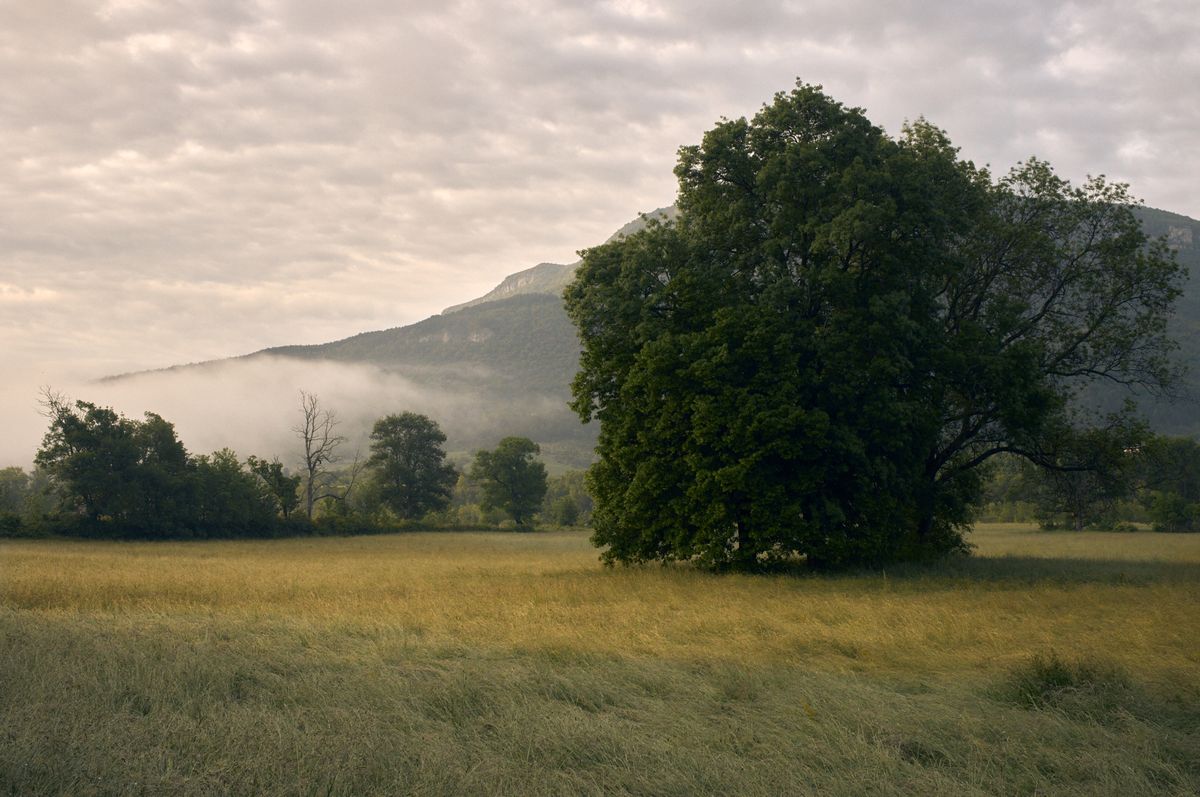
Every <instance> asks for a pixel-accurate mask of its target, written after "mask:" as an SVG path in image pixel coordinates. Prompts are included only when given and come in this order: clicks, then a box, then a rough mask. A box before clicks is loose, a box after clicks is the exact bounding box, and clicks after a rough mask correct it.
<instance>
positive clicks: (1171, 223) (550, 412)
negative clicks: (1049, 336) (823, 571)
mask: <svg viewBox="0 0 1200 797" xmlns="http://www.w3.org/2000/svg"><path fill="white" fill-rule="evenodd" d="M654 215H656V216H659V217H671V216H673V215H674V209H673V208H667V209H660V210H658V211H654ZM1138 215H1139V216H1140V218H1141V219H1142V221H1143V224H1144V226H1145V228H1146V230H1147V232H1148V233H1150V234H1151V235H1154V236H1166V237H1167V239H1168V241H1169V242H1170V244H1171V246H1172V248H1173V249H1174V250H1175V253H1176V256H1177V257H1178V258H1179V261H1180V262H1181V263H1182V264H1183V265H1184V266H1185V267H1187V268H1188V270H1189V271H1190V273H1192V274H1195V275H1200V222H1197V221H1196V220H1194V219H1190V218H1188V217H1186V216H1180V215H1178V214H1174V213H1168V212H1166V211H1160V210H1155V209H1149V208H1146V209H1138ZM644 224H645V221H644V217H643V218H639V219H636V220H634V221H633V222H631V223H630V224H628V225H626V226H625V227H624V228H622V229H621V230H620V231H618V232H617V233H615V234H614V236H613V237H614V238H615V237H618V236H620V235H626V234H630V233H633V232H636V231H637V229H640V228H641V227H642V226H644ZM610 240H611V239H610ZM576 265H577V264H572V265H558V264H553V263H542V264H539V265H537V266H534V267H533V268H531V269H527V270H525V271H521V272H518V273H516V274H513V275H510V276H509V277H507V278H505V280H504V281H503V282H501V284H500V285H498V286H497V287H496V288H495V289H493V290H492V291H490V292H489V293H487V294H485V295H484V296H481V297H479V298H477V299H474V300H472V301H469V302H465V303H463V304H460V305H455V306H453V307H449V308H447V309H446V311H445V312H444V313H442V314H441V315H436V316H432V317H430V318H427V319H425V320H424V321H420V322H418V323H415V324H411V325H408V326H404V327H395V328H393V329H386V330H379V331H374V332H364V333H361V334H358V335H354V336H352V337H349V338H345V339H342V340H336V341H331V342H329V343H324V344H319V345H312V346H283V347H278V348H273V349H266V350H263V351H260V352H255V353H254V354H250V355H246V356H244V357H241V358H236V359H235V362H238V363H241V364H242V366H244V367H246V368H249V369H251V371H252V372H253V370H254V369H255V368H261V373H263V374H268V373H270V371H269V363H271V362H277V361H279V360H280V359H284V360H287V361H289V362H312V363H341V364H351V365H355V366H363V367H370V368H372V369H376V370H377V371H379V372H382V373H384V374H394V375H397V376H398V377H402V378H403V379H404V380H406V382H407V383H410V384H412V385H414V386H415V387H416V388H417V390H418V391H423V393H421V392H418V393H417V394H411V395H416V396H417V398H412V397H411V395H410V396H409V397H406V398H404V399H403V400H401V399H396V400H395V401H396V402H399V401H403V402H406V403H404V404H403V405H402V406H395V407H394V409H388V410H386V411H399V410H402V409H413V410H416V411H421V412H428V413H430V414H431V415H433V416H434V417H435V418H437V419H438V420H439V421H440V422H442V423H443V426H444V427H445V428H446V432H447V434H448V435H449V437H450V441H449V445H450V447H451V448H453V449H456V450H459V451H461V452H469V451H472V450H474V449H476V448H479V447H483V446H491V445H495V442H496V441H497V440H498V439H499V438H500V437H502V436H504V435H509V434H514V435H524V436H528V437H531V438H533V439H534V440H536V441H538V442H539V443H540V444H542V446H543V448H544V451H545V453H546V455H547V458H548V459H550V460H551V461H552V462H554V463H557V464H558V465H559V466H560V467H566V466H569V467H581V466H583V465H585V464H587V463H588V462H589V461H590V460H591V457H592V448H593V446H594V444H595V435H596V432H597V429H596V427H595V425H594V424H589V425H583V424H581V423H580V422H579V419H578V417H577V416H575V414H574V413H573V412H571V410H570V409H569V407H568V402H569V401H570V383H571V380H572V378H573V376H574V374H575V371H576V367H577V364H578V357H579V341H578V337H577V336H576V333H575V329H574V327H573V326H572V324H571V322H570V320H569V319H568V318H567V316H566V313H565V311H564V309H563V305H562V298H561V297H562V290H563V288H564V287H565V286H566V284H567V283H568V282H569V280H570V279H571V278H572V276H573V275H574V272H575V267H576ZM1172 331H1173V333H1174V334H1175V336H1176V338H1177V339H1178V340H1179V341H1180V344H1181V348H1180V359H1181V360H1182V361H1183V362H1185V363H1188V364H1189V365H1191V366H1192V370H1193V373H1192V374H1191V376H1190V378H1189V380H1188V381H1189V386H1190V390H1191V392H1192V394H1193V395H1197V396H1200V276H1198V278H1197V281H1195V282H1189V283H1188V284H1187V285H1186V286H1185V291H1184V295H1183V297H1181V299H1180V301H1179V304H1178V309H1177V313H1176V318H1175V320H1174V321H1173V323H1172ZM221 362H229V361H221ZM221 362H218V363H215V364H200V365H195V366H183V367H176V368H174V369H169V371H168V372H166V373H168V374H170V373H177V372H180V373H182V372H186V373H188V374H191V375H195V374H199V373H203V372H204V369H205V368H210V367H211V368H214V369H215V368H217V367H219V366H220V365H221ZM214 373H215V372H214ZM213 378H214V380H215V379H216V378H217V377H216V376H214V377H213ZM264 378H266V377H264ZM214 383H215V382H214ZM421 396H424V398H421ZM375 398H376V399H378V398H379V397H375ZM1120 398H1121V394H1119V393H1115V392H1114V393H1110V394H1109V395H1107V396H1106V397H1105V399H1104V403H1106V404H1110V405H1111V404H1115V403H1118V402H1119V400H1120ZM376 403H378V401H376ZM451 405H453V406H451ZM387 406H389V407H392V406H393V404H388V405H387ZM1142 407H1143V411H1144V412H1145V413H1146V415H1147V417H1148V420H1149V421H1150V422H1151V425H1152V426H1153V427H1154V428H1155V429H1156V430H1157V431H1160V432H1164V433H1169V434H1188V435H1200V405H1198V404H1197V403H1196V402H1195V401H1183V402H1177V403H1174V404H1170V403H1166V402H1161V401H1153V400H1149V399H1144V400H1143V401H1142ZM371 420H372V419H371V418H368V417H365V416H364V417H361V418H358V419H357V423H358V425H359V426H360V427H361V428H360V429H359V430H358V431H357V434H360V435H361V436H363V437H365V434H366V430H367V429H369V426H370V422H371Z"/></svg>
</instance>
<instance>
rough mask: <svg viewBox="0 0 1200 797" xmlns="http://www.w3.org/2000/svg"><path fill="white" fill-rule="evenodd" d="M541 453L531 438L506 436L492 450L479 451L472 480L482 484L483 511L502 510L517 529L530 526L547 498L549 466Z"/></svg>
mask: <svg viewBox="0 0 1200 797" xmlns="http://www.w3.org/2000/svg"><path fill="white" fill-rule="evenodd" d="M540 452H541V449H540V448H539V447H538V444H537V443H535V442H533V441H532V440H530V439H529V438H528V437H506V438H504V439H503V440H501V441H500V444H499V445H498V446H496V448H495V449H494V450H492V451H479V452H477V453H476V454H475V462H474V463H473V464H472V466H471V478H472V479H474V480H475V481H477V482H479V485H480V488H481V491H482V498H481V501H480V505H481V506H482V507H483V509H484V511H487V510H489V509H492V508H497V509H501V510H503V511H504V512H506V513H508V515H509V517H511V518H512V519H513V522H514V523H516V524H517V525H518V526H527V525H529V524H530V523H531V522H532V521H533V516H534V515H535V514H536V513H537V511H538V509H540V508H541V506H542V499H543V498H545V496H546V489H547V488H546V466H545V465H544V464H542V462H541V461H540V460H538V459H536V457H537V455H538V454H539V453H540Z"/></svg>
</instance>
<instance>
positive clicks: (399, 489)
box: [367, 412, 458, 520]
mask: <svg viewBox="0 0 1200 797" xmlns="http://www.w3.org/2000/svg"><path fill="white" fill-rule="evenodd" d="M445 442H446V435H445V434H444V433H443V432H442V430H441V427H439V426H438V425H437V422H436V421H434V420H433V419H432V418H429V417H427V416H425V415H418V414H417V413H415V412H403V413H400V414H399V415H388V416H386V417H384V418H380V419H379V420H378V421H376V422H375V427H374V429H373V430H372V432H371V457H370V459H369V460H367V466H368V467H369V468H371V469H372V470H373V471H374V472H375V475H376V485H377V488H378V490H379V497H380V499H381V500H382V501H383V503H384V504H385V505H387V507H388V508H390V509H391V510H392V511H393V512H395V513H396V514H397V515H398V516H400V517H401V518H404V519H406V520H415V519H417V518H421V517H423V516H424V515H426V514H427V513H429V512H433V511H436V510H439V509H444V508H446V507H447V506H449V504H450V494H451V492H452V491H453V489H454V483H455V482H456V481H457V480H458V473H457V471H455V470H454V467H453V466H452V465H450V464H449V463H447V462H446V452H445V450H444V449H443V448H442V446H443V445H444V444H445Z"/></svg>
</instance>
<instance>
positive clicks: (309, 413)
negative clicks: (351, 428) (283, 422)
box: [292, 390, 346, 520]
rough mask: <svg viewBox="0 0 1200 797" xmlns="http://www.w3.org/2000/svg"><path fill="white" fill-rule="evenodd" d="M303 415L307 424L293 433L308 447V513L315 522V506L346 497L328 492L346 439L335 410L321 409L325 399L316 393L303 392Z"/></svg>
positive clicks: (301, 403)
mask: <svg viewBox="0 0 1200 797" xmlns="http://www.w3.org/2000/svg"><path fill="white" fill-rule="evenodd" d="M300 414H301V415H302V416H303V421H302V422H301V424H300V425H299V426H296V427H293V428H292V431H293V432H295V433H296V436H297V437H299V438H300V442H301V443H302V444H303V446H304V461H303V464H302V467H303V468H304V472H303V475H302V479H303V483H304V512H305V514H306V515H307V516H308V519H309V520H312V516H313V506H314V505H316V503H317V501H319V500H321V499H323V498H334V499H340V498H342V497H343V496H342V495H340V494H337V493H333V492H330V491H328V490H327V489H326V488H327V487H328V475H329V473H328V469H329V466H330V465H332V464H334V463H336V462H337V461H338V460H339V459H340V457H338V454H337V450H338V448H340V447H341V445H342V443H344V442H346V438H345V437H342V436H341V435H340V434H338V433H337V427H338V424H339V423H340V422H339V421H338V419H337V415H336V414H335V413H334V412H333V410H328V409H325V408H324V407H322V406H321V400H320V399H318V398H317V397H316V395H314V394H312V393H306V392H305V391H303V390H301V391H300Z"/></svg>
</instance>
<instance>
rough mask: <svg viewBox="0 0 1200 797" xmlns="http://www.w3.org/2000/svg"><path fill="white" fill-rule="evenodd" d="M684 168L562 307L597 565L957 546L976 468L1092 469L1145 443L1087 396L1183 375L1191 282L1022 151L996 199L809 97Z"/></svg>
mask: <svg viewBox="0 0 1200 797" xmlns="http://www.w3.org/2000/svg"><path fill="white" fill-rule="evenodd" d="M676 174H677V176H678V178H679V197H678V201H677V206H678V208H679V217H678V219H677V221H675V222H674V223H668V224H655V223H650V224H649V225H648V228H647V229H646V230H645V231H643V232H640V233H637V234H634V235H630V236H628V237H626V238H623V239H618V240H615V241H613V242H610V243H607V244H605V245H602V246H598V247H595V248H593V249H590V250H588V251H586V252H585V253H584V255H583V261H582V264H581V266H580V267H579V270H578V272H577V277H576V281H575V282H574V283H573V284H572V285H571V286H569V287H568V289H567V291H566V294H565V297H566V304H567V310H568V314H569V315H570V316H571V318H572V320H573V321H574V322H575V324H576V326H577V328H578V330H579V335H580V339H581V342H582V348H583V353H582V357H581V363H580V371H579V374H578V376H577V377H576V379H575V382H574V388H573V389H574V395H575V401H574V407H575V409H576V410H577V412H578V413H579V415H580V416H581V418H583V419H584V420H585V421H588V420H598V421H599V424H600V435H599V445H598V448H597V451H598V453H599V462H598V463H597V464H596V465H595V466H594V467H593V468H592V470H591V472H590V477H589V478H590V486H591V492H592V494H593V496H594V497H595V500H596V507H595V515H594V519H593V526H594V529H595V532H594V541H595V543H596V544H597V545H598V546H601V547H602V548H603V549H604V553H603V555H604V557H605V558H606V560H607V561H609V562H627V563H628V562H641V561H647V560H671V559H684V560H691V561H695V562H698V563H700V564H702V565H707V566H710V567H714V568H725V567H733V568H743V569H749V568H756V567H760V566H765V565H769V564H771V563H776V562H784V561H790V560H794V559H799V558H803V559H804V560H806V561H807V562H808V563H809V564H810V565H814V566H823V567H845V566H852V565H862V564H867V565H880V564H885V563H889V562H896V561H903V560H914V559H925V558H930V557H937V556H941V555H944V554H946V553H948V552H953V551H960V550H963V549H964V547H965V545H964V536H963V535H964V533H965V531H966V530H967V529H968V528H969V527H970V523H971V520H972V517H973V513H974V511H975V509H976V507H977V506H978V505H979V503H980V501H981V498H982V489H983V484H984V478H983V471H982V470H981V466H983V465H984V464H985V463H987V462H989V461H990V460H991V459H992V458H994V457H996V456H997V455H1000V454H1003V453H1008V454H1012V455H1015V456H1017V457H1020V458H1021V459H1023V460H1025V461H1027V462H1030V463H1033V464H1034V465H1036V466H1037V467H1039V468H1042V469H1044V470H1045V472H1047V473H1054V474H1058V473H1063V474H1065V473H1074V472H1088V471H1090V472H1098V471H1097V468H1096V465H1097V463H1096V457H1095V451H1096V450H1097V448H1098V449H1099V450H1100V451H1102V452H1112V451H1124V450H1126V449H1130V448H1135V447H1137V446H1138V445H1139V444H1140V443H1141V441H1142V437H1143V436H1144V429H1143V427H1141V425H1140V424H1138V423H1137V422H1136V421H1135V419H1134V418H1133V416H1132V415H1131V413H1130V412H1128V411H1119V412H1116V413H1113V414H1108V415H1104V414H1099V413H1095V412H1091V411H1089V410H1088V409H1087V407H1086V406H1085V403H1084V402H1082V401H1080V400H1079V399H1080V397H1081V395H1082V391H1083V390H1085V389H1086V388H1087V387H1088V386H1089V385H1092V384H1094V383H1097V382H1110V383H1114V384H1118V385H1123V386H1128V387H1136V388H1140V389H1141V390H1143V391H1145V392H1149V393H1160V394H1161V393H1165V392H1169V391H1170V390H1171V389H1172V387H1173V385H1174V384H1175V383H1176V380H1177V376H1178V374H1177V371H1176V369H1175V368H1174V367H1173V365H1172V362H1171V359H1170V355H1171V352H1172V350H1173V344H1172V342H1171V341H1170V340H1169V338H1168V337H1167V335H1166V325H1167V321H1168V319H1169V317H1170V315H1171V310H1172V304H1173V302H1174V301H1175V299H1176V297H1177V296H1178V295H1179V292H1180V289H1179V285H1180V282H1181V280H1182V278H1183V273H1182V271H1181V268H1180V267H1179V265H1178V263H1177V262H1176V261H1175V260H1174V258H1173V256H1172V255H1171V253H1170V252H1169V251H1168V250H1167V248H1166V246H1165V244H1164V243H1163V242H1162V241H1153V240H1149V239H1148V238H1147V236H1146V235H1145V234H1144V233H1143V231H1142V229H1141V227H1140V224H1139V222H1138V221H1137V219H1136V217H1135V216H1134V215H1133V213H1132V211H1131V206H1132V205H1133V204H1134V200H1133V199H1132V198H1131V197H1130V196H1129V194H1128V193H1127V189H1126V187H1125V186H1124V185H1121V184H1114V183H1109V182H1107V181H1105V180H1104V179H1103V178H1102V177H1101V178H1092V179H1089V180H1088V181H1087V182H1086V183H1085V184H1084V185H1083V186H1081V187H1075V186H1072V185H1071V184H1069V183H1068V182H1067V181H1065V180H1063V179H1062V178H1060V177H1058V176H1057V175H1056V174H1055V173H1054V172H1053V170H1052V169H1051V168H1050V166H1049V165H1048V164H1046V163H1044V162H1042V161H1039V160H1035V159H1031V160H1029V161H1027V162H1026V163H1023V164H1021V165H1019V166H1018V167H1017V168H1015V169H1014V170H1012V171H1011V172H1010V173H1009V174H1008V175H1007V176H1005V177H1003V178H1001V179H999V180H994V179H993V178H992V176H991V175H990V174H989V172H988V171H987V170H986V169H980V168H978V167H976V166H975V165H974V164H972V163H970V162H968V161H964V160H962V159H960V158H959V156H958V151H957V149H956V148H954V147H953V146H952V144H951V143H950V141H949V140H948V138H947V136H946V135H945V133H944V132H943V131H941V130H939V129H937V128H936V127H934V126H932V125H930V124H928V123H926V122H925V121H923V120H918V121H917V122H914V123H912V124H909V125H907V126H906V127H905V128H904V131H903V134H902V135H901V136H900V137H899V138H892V137H889V136H888V135H887V134H885V133H884V131H883V130H881V129H880V128H878V127H876V126H875V125H873V124H872V123H871V122H870V121H869V120H868V119H867V118H866V116H865V115H864V113H863V112H862V111H861V110H860V109H855V108H847V107H845V106H843V105H842V104H840V103H838V102H836V101H834V100H833V99H831V98H830V97H828V96H826V95H825V94H823V93H822V92H821V91H820V87H817V86H809V85H803V84H801V85H799V86H798V87H797V88H796V89H795V90H794V91H792V92H790V93H786V94H782V93H781V94H779V95H777V96H776V97H775V100H774V102H772V103H771V104H770V105H767V106H764V107H763V109H762V110H761V111H760V112H759V113H758V114H757V115H756V116H755V117H754V118H753V119H751V120H746V119H736V120H726V121H722V122H721V123H719V124H718V125H717V126H716V127H715V128H713V129H712V130H710V131H709V132H707V133H706V134H705V135H704V137H703V140H702V142H701V143H700V144H699V145H697V146H688V147H683V148H682V149H681V150H680V157H679V164H678V167H677V168H676ZM1096 488H1097V489H1101V490H1104V489H1107V486H1106V485H1102V484H1098V485H1096Z"/></svg>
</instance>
